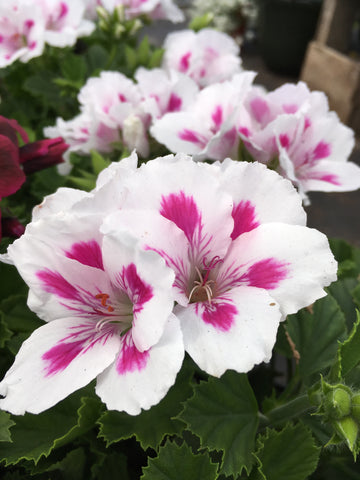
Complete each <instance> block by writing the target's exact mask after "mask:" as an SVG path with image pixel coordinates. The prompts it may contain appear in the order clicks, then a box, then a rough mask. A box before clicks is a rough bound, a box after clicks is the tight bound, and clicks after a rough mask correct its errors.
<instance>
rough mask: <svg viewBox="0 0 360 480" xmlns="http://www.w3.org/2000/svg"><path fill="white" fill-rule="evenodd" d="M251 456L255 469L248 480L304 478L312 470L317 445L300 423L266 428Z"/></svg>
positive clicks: (315, 462)
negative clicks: (254, 459)
mask: <svg viewBox="0 0 360 480" xmlns="http://www.w3.org/2000/svg"><path fill="white" fill-rule="evenodd" d="M257 445H258V450H257V452H256V454H255V458H256V460H257V462H258V470H255V469H254V470H253V471H252V473H251V475H250V480H258V479H263V480H305V479H307V478H308V476H309V475H310V474H311V473H312V472H313V471H314V470H315V469H316V466H317V463H318V459H319V455H320V448H318V447H316V446H315V442H314V439H313V437H312V435H311V433H310V431H309V430H308V429H307V428H306V427H305V426H304V425H302V424H301V423H298V424H297V425H296V426H292V425H287V426H286V427H285V428H284V429H283V430H281V431H280V432H277V431H276V430H272V429H267V430H266V433H265V435H261V436H259V438H258V441H257Z"/></svg>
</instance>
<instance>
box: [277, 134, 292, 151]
mask: <svg viewBox="0 0 360 480" xmlns="http://www.w3.org/2000/svg"><path fill="white" fill-rule="evenodd" d="M279 140H280V145H281V146H282V147H284V148H289V146H290V139H289V136H288V135H287V134H286V133H281V134H280V135H279Z"/></svg>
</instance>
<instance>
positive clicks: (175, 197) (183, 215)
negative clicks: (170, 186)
mask: <svg viewBox="0 0 360 480" xmlns="http://www.w3.org/2000/svg"><path fill="white" fill-rule="evenodd" d="M160 215H162V216H163V217H165V218H167V219H168V220H170V221H171V222H174V223H175V225H176V226H177V227H178V228H180V230H182V231H183V232H184V233H185V235H186V237H187V239H188V240H190V241H191V240H192V238H193V235H194V232H195V230H196V229H197V228H199V227H200V226H201V214H200V212H199V210H198V208H197V205H196V203H195V200H194V199H193V197H192V196H191V195H189V196H187V195H185V193H184V192H183V191H180V192H179V193H171V194H170V195H168V196H166V197H165V196H163V197H162V198H161V209H160Z"/></svg>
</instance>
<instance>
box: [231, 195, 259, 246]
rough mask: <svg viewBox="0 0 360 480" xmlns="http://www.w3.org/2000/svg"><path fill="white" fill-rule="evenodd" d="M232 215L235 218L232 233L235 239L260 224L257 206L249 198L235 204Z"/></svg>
mask: <svg viewBox="0 0 360 480" xmlns="http://www.w3.org/2000/svg"><path fill="white" fill-rule="evenodd" d="M232 217H233V219H234V229H233V231H232V234H231V238H232V239H233V240H235V239H236V238H238V237H239V236H240V235H241V234H243V233H245V232H250V231H251V230H253V229H254V228H256V227H258V226H259V225H260V224H259V222H258V221H257V220H256V211H255V207H254V205H252V203H251V202H250V201H249V200H242V201H241V202H240V203H238V204H235V205H234V206H233V210H232Z"/></svg>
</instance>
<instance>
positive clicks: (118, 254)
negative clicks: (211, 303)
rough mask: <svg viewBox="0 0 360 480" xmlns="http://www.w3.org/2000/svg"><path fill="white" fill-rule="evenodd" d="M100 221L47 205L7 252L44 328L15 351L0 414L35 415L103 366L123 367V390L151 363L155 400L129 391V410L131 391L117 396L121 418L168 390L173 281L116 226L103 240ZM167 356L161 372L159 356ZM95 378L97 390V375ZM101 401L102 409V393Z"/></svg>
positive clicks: (175, 330)
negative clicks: (123, 412)
mask: <svg viewBox="0 0 360 480" xmlns="http://www.w3.org/2000/svg"><path fill="white" fill-rule="evenodd" d="M82 200H83V199H82ZM82 200H80V202H81V201H82ZM75 206H76V203H74V204H73V207H74V211H75V210H76V208H75ZM101 221H102V216H101V215H98V214H93V215H79V214H78V215H76V214H74V213H73V212H72V213H69V212H66V213H65V212H62V211H60V210H58V208H57V207H56V208H55V210H54V213H53V214H51V213H50V212H48V215H45V216H44V217H42V218H40V219H39V220H38V221H36V222H32V223H30V224H29V225H28V227H27V230H26V233H25V234H24V235H23V236H22V237H21V238H20V239H18V240H17V241H15V242H14V244H13V245H12V246H11V247H9V250H8V255H9V257H10V259H11V260H12V261H13V263H14V264H15V265H16V267H17V268H18V270H19V272H20V274H21V275H22V276H23V278H24V280H25V281H26V282H27V284H28V285H29V287H30V291H29V299H28V304H29V307H30V308H31V309H32V310H34V311H35V312H36V313H37V314H38V315H39V316H40V317H41V318H43V319H44V320H45V321H47V322H49V323H48V324H47V325H45V326H43V327H40V328H39V329H38V330H36V331H35V332H34V333H33V334H32V335H31V336H30V338H29V339H28V340H27V341H26V342H25V343H24V344H23V346H22V347H21V349H20V351H19V353H18V355H17V356H16V358H15V362H14V364H13V366H12V367H11V368H10V370H9V371H8V373H7V374H6V375H5V377H4V379H3V380H2V381H1V382H0V393H1V395H3V396H4V397H5V398H3V399H1V400H0V408H3V409H5V410H8V411H10V412H12V413H15V414H23V413H24V412H25V411H28V412H32V413H39V412H41V411H43V410H45V409H47V408H50V407H51V406H52V405H54V404H56V403H57V402H59V401H60V400H62V399H63V398H65V397H66V396H67V395H69V394H70V393H71V392H73V391H74V390H77V389H79V388H81V387H82V386H84V385H86V384H87V383H88V382H89V381H91V380H92V379H94V378H96V377H97V376H98V375H99V374H100V373H101V372H104V371H105V370H106V369H107V368H108V367H110V366H111V364H112V362H116V365H117V369H119V368H120V367H119V362H120V363H121V365H123V367H124V369H125V370H124V371H126V374H127V375H126V383H127V384H128V388H129V389H132V388H133V383H135V384H137V382H138V380H137V375H138V373H139V372H140V371H141V375H144V372H150V373H151V375H154V371H155V370H156V365H157V362H159V369H160V372H161V374H159V378H158V379H157V381H156V388H155V389H154V390H155V391H156V394H155V393H154V392H153V391H151V390H150V389H144V391H141V392H140V390H139V389H138V391H139V395H140V397H139V398H137V399H136V401H135V400H134V402H135V403H134V406H132V405H131V402H129V401H128V399H129V398H130V399H131V398H134V397H135V396H136V395H135V394H134V392H133V391H132V392H128V391H124V392H123V395H124V401H123V402H121V399H119V400H118V403H117V407H115V408H121V409H125V410H126V411H128V412H129V413H134V412H135V411H136V413H139V411H140V409H141V408H149V407H150V406H151V405H152V404H153V403H156V402H158V401H159V400H160V399H161V398H162V396H163V395H165V393H166V392H167V390H168V389H169V388H170V387H171V385H172V384H173V383H174V381H175V378H176V374H177V372H178V370H179V369H180V366H181V362H182V358H183V354H184V347H183V341H182V335H181V331H180V328H179V327H178V326H177V327H176V322H177V319H175V320H174V319H173V318H172V313H171V311H172V308H173V303H174V301H173V295H172V284H173V282H174V273H173V271H172V270H171V269H170V268H168V267H167V266H166V265H165V261H164V260H163V259H162V258H161V256H159V255H158V254H157V253H155V252H153V251H144V250H141V249H140V248H139V245H138V242H137V240H136V238H134V237H133V236H132V235H129V233H127V232H126V231H125V230H124V228H120V229H119V228H118V229H117V231H116V232H115V233H113V234H111V235H107V236H103V235H102V234H101V233H100V231H99V226H100V224H101ZM169 325H171V326H169ZM169 329H170V330H169ZM173 349H174V355H173V361H172V362H169V371H166V368H165V365H166V361H165V360H164V358H163V355H164V354H165V355H168V354H169V352H170V351H171V350H173ZM158 358H159V361H158V360H157V359H158ZM120 360H121V361H120ZM145 367H146V368H145ZM143 369H145V370H144V371H143ZM120 370H121V368H120ZM109 371H111V370H109ZM121 371H122V370H121ZM133 376H134V378H135V379H134V380H132V378H133ZM145 376H146V374H145ZM101 378H102V380H101V383H102V382H103V380H104V378H105V379H106V374H103V375H102V377H101ZM122 378H123V377H120V378H119V381H122ZM105 384H106V382H105ZM122 386H123V387H124V385H123V384H122ZM121 388H122V387H120V389H121ZM124 388H126V386H125V387H124ZM29 392H31V394H29ZM104 400H105V401H106V402H107V401H109V396H108V395H107V394H106V393H105V394H104Z"/></svg>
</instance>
